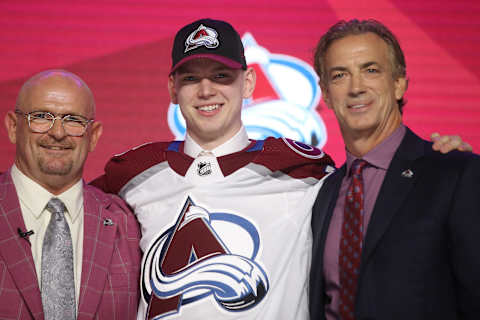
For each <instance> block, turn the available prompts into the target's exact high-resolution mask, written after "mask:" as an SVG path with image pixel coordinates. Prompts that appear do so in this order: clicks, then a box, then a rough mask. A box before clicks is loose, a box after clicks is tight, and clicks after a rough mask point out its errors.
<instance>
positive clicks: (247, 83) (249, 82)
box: [243, 67, 257, 99]
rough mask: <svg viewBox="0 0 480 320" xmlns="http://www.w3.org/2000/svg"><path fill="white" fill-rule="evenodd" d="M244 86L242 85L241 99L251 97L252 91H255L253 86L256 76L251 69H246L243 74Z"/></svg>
mask: <svg viewBox="0 0 480 320" xmlns="http://www.w3.org/2000/svg"><path fill="white" fill-rule="evenodd" d="M243 77H244V84H243V98H244V99H248V98H251V97H252V94H253V91H254V90H255V85H256V83H257V74H256V73H255V70H254V69H253V68H251V67H250V68H247V70H245V72H244V74H243Z"/></svg>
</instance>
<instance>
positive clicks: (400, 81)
mask: <svg viewBox="0 0 480 320" xmlns="http://www.w3.org/2000/svg"><path fill="white" fill-rule="evenodd" d="M407 88H408V80H407V78H405V77H399V78H397V79H396V80H395V99H396V100H400V99H401V98H403V95H404V94H405V91H407Z"/></svg>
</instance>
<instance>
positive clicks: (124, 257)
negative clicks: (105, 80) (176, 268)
mask: <svg viewBox="0 0 480 320" xmlns="http://www.w3.org/2000/svg"><path fill="white" fill-rule="evenodd" d="M94 119H95V102H94V100H93V95H92V93H91V92H90V89H89V88H88V87H87V85H86V84H85V83H84V82H83V81H82V80H81V79H80V78H79V77H78V76H76V75H74V74H72V73H70V72H67V71H63V70H48V71H44V72H41V73H39V74H37V75H35V76H33V77H32V78H30V79H29V80H28V81H27V82H26V83H25V84H24V85H23V86H22V88H21V89H20V92H19V94H18V98H17V103H16V107H15V110H11V111H8V112H7V114H6V116H5V126H6V128H7V132H8V137H9V139H10V141H11V142H12V143H14V144H15V145H16V156H15V163H14V164H13V165H12V166H11V168H10V169H9V170H8V171H7V172H5V173H3V174H1V175H0V319H46V320H49V319H134V318H135V316H136V311H137V303H138V297H139V288H138V283H139V280H138V277H139V265H140V250H139V246H138V243H139V236H140V231H139V227H138V224H137V221H136V219H135V217H134V216H133V214H132V213H131V212H130V211H129V209H128V208H127V207H126V206H125V204H124V203H123V201H122V200H120V199H119V198H118V197H117V196H113V195H109V194H106V193H104V192H102V191H100V190H99V189H97V188H95V187H93V186H89V185H86V184H85V183H84V182H83V180H82V173H83V167H84V164H85V161H86V159H87V155H88V153H90V152H91V151H93V150H94V149H95V146H96V144H97V141H98V139H99V138H100V136H101V134H102V124H101V123H100V122H98V121H95V120H94Z"/></svg>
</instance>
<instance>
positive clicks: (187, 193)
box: [94, 19, 333, 319]
mask: <svg viewBox="0 0 480 320" xmlns="http://www.w3.org/2000/svg"><path fill="white" fill-rule="evenodd" d="M243 52H244V51H243V45H242V42H241V39H240V36H239V34H238V33H237V32H236V31H235V30H234V29H233V28H232V26H231V25H230V24H228V23H226V22H223V21H216V20H210V19H203V20H199V21H196V22H194V23H192V24H189V25H187V26H186V27H184V28H182V29H181V30H180V31H179V32H178V33H177V35H176V38H175V42H174V46H173V51H172V59H173V64H172V69H171V74H170V76H169V81H168V89H169V92H170V95H171V99H172V101H173V102H174V103H178V104H179V105H180V108H181V111H182V114H183V116H184V118H185V120H186V124H187V135H186V137H185V141H173V142H158V143H151V144H147V145H144V146H141V147H139V148H137V149H135V150H132V151H129V152H127V153H125V154H123V155H120V156H116V157H114V158H113V159H112V160H111V161H110V162H109V163H108V164H107V166H106V171H105V175H104V176H102V177H101V178H99V179H97V180H96V181H95V182H94V184H96V185H99V186H101V187H103V188H104V189H105V190H108V191H109V192H114V193H119V194H120V195H121V196H122V197H123V198H124V199H125V200H126V201H127V202H128V203H129V205H130V206H131V207H132V208H133V209H134V210H135V213H136V215H137V218H138V220H139V222H140V224H141V226H142V239H141V243H140V245H141V248H142V250H143V252H144V260H143V265H142V274H141V291H142V292H141V301H140V306H139V315H138V319H147V318H148V319H151V318H153V317H166V319H177V318H181V319H306V318H307V315H308V313H307V312H308V311H307V294H306V293H307V292H306V290H307V277H308V268H309V265H310V251H311V246H310V244H311V236H310V214H311V206H312V203H313V201H314V199H315V196H316V194H317V193H318V190H319V188H320V186H321V180H322V178H323V177H324V176H325V175H326V174H327V173H328V172H329V171H331V170H333V163H332V161H331V160H330V158H329V157H328V156H326V155H325V154H324V153H323V152H322V151H321V150H318V149H315V148H312V147H310V146H307V145H304V144H301V143H297V142H294V141H292V140H289V139H274V138H269V139H267V140H263V141H253V140H249V139H248V136H247V133H246V131H245V128H244V127H243V125H242V121H241V108H242V102H243V99H247V98H249V97H250V96H251V94H252V92H253V90H254V87H255V72H254V70H253V69H251V68H247V65H246V61H245V57H244V54H243Z"/></svg>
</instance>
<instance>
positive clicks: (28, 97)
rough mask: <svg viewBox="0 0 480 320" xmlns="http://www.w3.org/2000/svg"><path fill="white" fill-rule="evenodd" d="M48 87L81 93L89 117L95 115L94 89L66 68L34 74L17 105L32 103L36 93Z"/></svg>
mask: <svg viewBox="0 0 480 320" xmlns="http://www.w3.org/2000/svg"><path fill="white" fill-rule="evenodd" d="M48 87H53V88H64V89H66V90H68V91H74V92H77V93H79V96H81V97H82V100H84V101H85V103H86V106H87V110H86V111H87V113H88V118H94V117H95V100H94V98H93V94H92V91H91V90H90V88H89V87H88V86H87V84H86V83H85V82H84V81H83V80H82V79H81V78H80V77H79V76H77V75H76V74H73V73H71V72H68V71H66V70H45V71H42V72H39V73H37V74H35V75H33V76H32V77H31V78H30V79H28V80H27V81H26V82H25V83H24V84H23V86H22V87H21V89H20V91H19V93H18V96H17V102H16V107H17V108H20V107H21V106H27V105H31V104H32V103H33V101H34V100H35V94H36V93H38V92H42V93H43V92H44V90H45V88H48ZM51 94H53V93H51ZM32 100H33V101H32Z"/></svg>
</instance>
